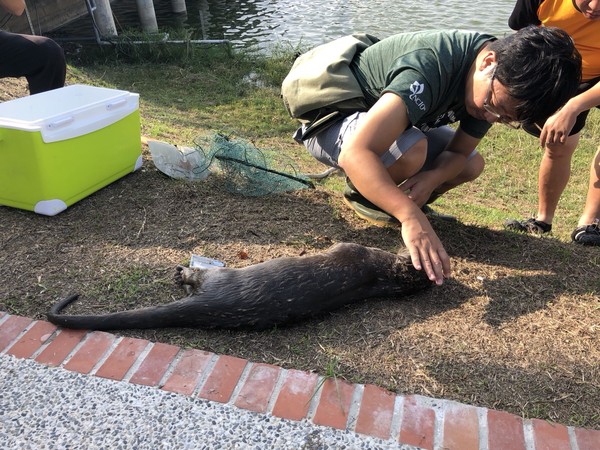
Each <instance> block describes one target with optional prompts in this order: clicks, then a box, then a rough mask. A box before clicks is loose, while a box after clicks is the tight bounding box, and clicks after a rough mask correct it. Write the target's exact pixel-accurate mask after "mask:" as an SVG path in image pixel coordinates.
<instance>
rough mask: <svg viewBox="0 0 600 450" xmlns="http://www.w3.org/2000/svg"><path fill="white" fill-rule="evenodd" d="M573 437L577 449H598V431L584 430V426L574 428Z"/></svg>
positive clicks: (599, 441)
mask: <svg viewBox="0 0 600 450" xmlns="http://www.w3.org/2000/svg"><path fill="white" fill-rule="evenodd" d="M575 437H576V438H577V445H578V446H579V450H599V449H600V431H598V430H586V429H584V428H575Z"/></svg>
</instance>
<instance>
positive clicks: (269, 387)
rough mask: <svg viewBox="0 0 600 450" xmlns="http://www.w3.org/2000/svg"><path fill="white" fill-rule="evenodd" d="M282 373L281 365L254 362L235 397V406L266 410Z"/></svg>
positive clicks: (258, 410) (251, 409)
mask: <svg viewBox="0 0 600 450" xmlns="http://www.w3.org/2000/svg"><path fill="white" fill-rule="evenodd" d="M280 373H281V368H279V367H275V366H271V365H268V364H254V365H253V366H252V368H251V369H250V373H249V374H248V378H246V381H245V382H244V385H243V386H242V389H241V390H240V392H239V393H238V395H237V398H236V399H235V402H234V404H235V406H237V407H239V408H244V409H248V410H250V411H254V412H259V413H264V412H266V411H267V407H268V406H269V400H270V399H271V395H272V394H273V389H275V384H276V383H277V379H278V378H279V374H280Z"/></svg>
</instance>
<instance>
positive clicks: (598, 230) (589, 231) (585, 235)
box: [571, 219, 600, 245]
mask: <svg viewBox="0 0 600 450" xmlns="http://www.w3.org/2000/svg"><path fill="white" fill-rule="evenodd" d="M571 239H572V240H573V242H575V243H576V244H581V245H600V222H599V221H598V219H596V220H595V221H594V223H593V224H591V225H582V226H580V227H577V228H575V230H574V231H573V233H571Z"/></svg>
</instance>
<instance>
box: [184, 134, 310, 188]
mask: <svg viewBox="0 0 600 450" xmlns="http://www.w3.org/2000/svg"><path fill="white" fill-rule="evenodd" d="M195 149H196V151H198V152H201V153H202V154H203V155H204V160H205V162H206V165H205V167H198V168H197V170H198V171H200V172H202V171H206V170H210V171H211V172H221V174H222V175H223V179H224V183H225V188H226V189H227V190H228V191H229V192H233V193H235V194H241V195H246V196H250V197H258V196H262V195H269V194H276V193H281V192H288V191H294V190H298V189H306V188H314V184H313V183H312V182H311V181H310V180H309V177H308V176H305V175H302V174H300V173H299V172H298V170H297V169H296V167H295V166H294V164H293V163H292V162H291V160H290V159H289V158H287V157H286V156H285V155H284V154H282V152H277V151H274V150H268V149H258V148H256V147H255V146H254V145H253V144H251V143H250V142H247V141H245V140H243V139H237V138H231V137H229V136H225V135H223V134H220V133H215V134H214V135H212V136H211V137H207V138H199V139H197V140H196V142H195Z"/></svg>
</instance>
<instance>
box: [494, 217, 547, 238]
mask: <svg viewBox="0 0 600 450" xmlns="http://www.w3.org/2000/svg"><path fill="white" fill-rule="evenodd" d="M504 228H506V229H507V230H511V231H520V232H522V233H528V234H544V233H550V231H552V224H551V223H546V222H542V221H541V220H535V219H534V218H533V217H532V218H531V219H527V220H507V221H506V222H504Z"/></svg>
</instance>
